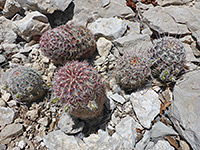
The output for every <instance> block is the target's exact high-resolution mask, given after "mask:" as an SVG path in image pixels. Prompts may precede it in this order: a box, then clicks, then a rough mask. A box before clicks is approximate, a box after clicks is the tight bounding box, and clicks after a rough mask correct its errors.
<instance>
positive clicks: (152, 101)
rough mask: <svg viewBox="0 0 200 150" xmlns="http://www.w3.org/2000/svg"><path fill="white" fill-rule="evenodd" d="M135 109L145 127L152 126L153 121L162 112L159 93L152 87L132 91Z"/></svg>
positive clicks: (131, 98)
mask: <svg viewBox="0 0 200 150" xmlns="http://www.w3.org/2000/svg"><path fill="white" fill-rule="evenodd" d="M130 100H131V103H132V105H133V109H134V111H135V113H136V116H137V118H138V119H139V121H140V123H141V124H142V125H143V126H144V127H145V128H150V127H151V122H152V121H153V119H154V118H155V117H156V116H157V115H158V114H159V112H160V101H159V100H158V95H157V93H156V92H154V91H153V90H152V89H149V90H148V91H139V92H136V93H132V94H131V97H130Z"/></svg>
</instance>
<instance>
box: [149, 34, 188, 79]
mask: <svg viewBox="0 0 200 150" xmlns="http://www.w3.org/2000/svg"><path fill="white" fill-rule="evenodd" d="M150 53H151V55H152V56H151V59H152V67H151V72H152V75H153V76H154V77H155V78H159V79H160V80H161V81H163V82H174V81H175V80H176V78H177V76H178V75H179V74H180V72H181V71H182V70H183V68H184V63H185V59H186V56H185V49H184V46H183V44H182V42H181V41H180V40H178V39H176V38H173V37H163V38H160V39H158V40H157V41H156V42H154V45H153V47H152V48H151V49H150Z"/></svg>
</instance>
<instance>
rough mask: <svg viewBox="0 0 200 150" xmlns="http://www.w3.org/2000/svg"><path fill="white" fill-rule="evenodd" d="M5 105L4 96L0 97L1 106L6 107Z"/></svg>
mask: <svg viewBox="0 0 200 150" xmlns="http://www.w3.org/2000/svg"><path fill="white" fill-rule="evenodd" d="M5 106H6V103H5V101H4V100H3V99H2V98H0V107H5Z"/></svg>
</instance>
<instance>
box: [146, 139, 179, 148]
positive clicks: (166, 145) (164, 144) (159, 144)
mask: <svg viewBox="0 0 200 150" xmlns="http://www.w3.org/2000/svg"><path fill="white" fill-rule="evenodd" d="M145 150H175V149H174V148H173V147H172V146H171V145H170V144H169V143H168V142H167V141H164V140H159V141H158V142H157V143H156V144H155V145H154V146H153V147H148V148H146V149H145Z"/></svg>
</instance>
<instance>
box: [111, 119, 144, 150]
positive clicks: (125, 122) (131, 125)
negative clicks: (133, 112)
mask: <svg viewBox="0 0 200 150" xmlns="http://www.w3.org/2000/svg"><path fill="white" fill-rule="evenodd" d="M136 128H141V126H140V125H139V124H138V123H137V122H136V121H135V120H134V119H133V118H132V117H130V116H127V117H126V118H123V119H122V120H121V121H120V122H119V123H118V124H117V125H116V127H115V129H116V132H115V133H114V134H113V137H115V138H119V139H120V140H121V142H122V144H123V146H124V148H125V149H127V150H131V149H133V147H134V145H135V141H136V137H137V132H136Z"/></svg>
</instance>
